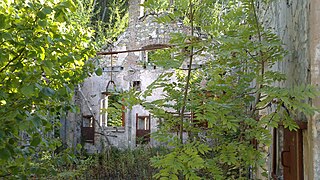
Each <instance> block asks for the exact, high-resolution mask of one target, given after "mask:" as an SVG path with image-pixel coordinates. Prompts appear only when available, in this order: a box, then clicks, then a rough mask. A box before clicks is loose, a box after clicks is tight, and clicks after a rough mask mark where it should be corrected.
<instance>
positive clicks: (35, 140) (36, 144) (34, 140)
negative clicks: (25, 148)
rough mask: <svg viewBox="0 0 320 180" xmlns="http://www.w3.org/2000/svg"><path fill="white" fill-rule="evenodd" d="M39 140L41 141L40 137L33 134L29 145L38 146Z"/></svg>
mask: <svg viewBox="0 0 320 180" xmlns="http://www.w3.org/2000/svg"><path fill="white" fill-rule="evenodd" d="M40 142H41V137H40V136H38V135H36V136H34V137H33V138H32V141H31V143H30V146H34V147H36V146H38V145H39V144H40Z"/></svg>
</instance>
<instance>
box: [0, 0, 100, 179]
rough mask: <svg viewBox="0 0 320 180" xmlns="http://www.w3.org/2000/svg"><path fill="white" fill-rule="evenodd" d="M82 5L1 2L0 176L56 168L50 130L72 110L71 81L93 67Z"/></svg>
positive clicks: (55, 142)
mask: <svg viewBox="0 0 320 180" xmlns="http://www.w3.org/2000/svg"><path fill="white" fill-rule="evenodd" d="M81 6H83V5H82V4H81V3H80V1H79V2H75V1H72V0H46V1H42V0H31V1H13V0H4V1H1V2H0V122H1V127H0V137H1V138H0V178H5V179H7V178H9V179H15V178H23V179H27V178H32V177H33V178H37V177H39V176H38V175H39V174H46V173H52V174H54V172H55V171H56V167H55V166H54V165H53V163H50V162H51V160H53V159H54V158H53V157H54V156H55V155H54V154H55V153H54V150H55V149H56V148H57V147H58V146H60V145H61V143H60V141H59V135H58V136H57V135H55V134H53V132H59V131H54V129H57V128H59V127H60V123H59V121H60V119H61V118H63V117H64V116H65V115H66V112H67V111H73V112H76V107H75V106H73V104H72V96H73V91H74V85H76V84H78V83H80V82H82V81H83V79H84V78H85V77H87V75H88V74H89V73H91V72H92V70H93V65H92V63H90V61H89V60H88V59H89V58H90V57H93V55H94V54H95V48H94V43H93V41H92V34H93V31H92V30H91V29H90V28H88V24H89V20H90V19H88V17H86V16H83V14H81V13H82V11H81V8H80V7H81ZM66 156H68V157H71V156H70V155H67V154H66ZM71 159H72V158H71ZM65 160H66V159H65Z"/></svg>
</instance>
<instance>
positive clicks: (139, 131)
mask: <svg viewBox="0 0 320 180" xmlns="http://www.w3.org/2000/svg"><path fill="white" fill-rule="evenodd" d="M150 119H151V118H150V115H149V116H139V115H138V114H136V144H148V143H149V142H150Z"/></svg>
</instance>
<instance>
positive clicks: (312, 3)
mask: <svg viewBox="0 0 320 180" xmlns="http://www.w3.org/2000/svg"><path fill="white" fill-rule="evenodd" d="M319 10H320V2H319V1H317V0H281V1H272V3H271V5H270V6H269V7H268V8H266V9H264V11H263V13H261V14H260V19H262V20H263V22H264V24H265V26H266V27H267V28H270V29H272V31H273V32H275V33H276V34H277V35H278V36H279V37H280V39H281V40H282V42H283V44H284V48H285V49H286V50H288V55H287V56H286V58H285V60H284V61H283V62H280V63H278V64H276V65H275V66H274V69H277V70H279V71H281V72H283V73H285V74H286V75H287V78H288V79H287V81H285V82H284V83H281V84H278V85H280V86H284V87H290V88H294V87H295V86H296V85H302V84H310V83H311V84H313V85H315V86H318V85H319V83H320V74H319V73H320V71H319V66H320V53H319V52H320V51H319V49H320V48H319V47H320V42H319V40H320V38H319V37H320V19H319V17H320V13H319V12H320V11H319ZM312 104H313V105H314V106H316V107H320V100H319V99H315V100H313V101H312ZM298 118H299V120H307V121H308V129H307V130H304V132H303V153H304V154H303V158H304V178H305V179H320V153H319V152H320V121H319V119H320V118H319V114H316V115H315V116H313V117H303V116H300V117H298ZM279 138H283V137H281V136H280V137H279Z"/></svg>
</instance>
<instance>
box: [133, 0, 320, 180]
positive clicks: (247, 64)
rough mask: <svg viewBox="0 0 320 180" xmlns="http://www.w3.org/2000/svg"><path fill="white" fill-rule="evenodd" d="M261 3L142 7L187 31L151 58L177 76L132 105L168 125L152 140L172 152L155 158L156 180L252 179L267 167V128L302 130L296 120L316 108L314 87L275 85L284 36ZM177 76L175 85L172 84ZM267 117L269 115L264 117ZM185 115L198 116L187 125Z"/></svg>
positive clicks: (178, 0) (207, 0) (195, 0)
mask: <svg viewBox="0 0 320 180" xmlns="http://www.w3.org/2000/svg"><path fill="white" fill-rule="evenodd" d="M257 3H258V2H257V1H253V0H230V1H228V0H223V1H218V0H217V1H212V0H201V1H200V0H175V1H173V2H171V1H166V0H154V1H147V2H145V3H144V6H146V7H147V8H149V10H148V11H149V12H152V13H153V14H155V19H156V21H157V22H158V23H164V24H172V23H174V24H177V23H181V22H182V23H183V26H185V27H186V28H187V29H188V31H185V32H180V33H174V34H172V37H171V41H170V43H171V44H170V45H171V47H172V48H171V49H166V50H158V51H157V52H156V53H155V54H154V55H153V56H154V57H153V62H154V63H155V64H157V65H160V66H161V65H162V66H163V67H164V68H167V69H169V68H175V69H176V71H175V73H165V74H163V75H161V76H160V77H159V79H158V81H156V82H154V83H153V84H151V85H150V86H149V87H148V90H147V91H146V92H142V93H141V94H137V93H136V92H135V94H134V95H131V97H139V98H137V99H135V100H133V102H136V103H140V104H142V105H143V106H144V107H145V108H146V109H148V110H149V111H150V112H151V113H152V114H153V116H154V117H157V118H159V119H163V121H162V123H161V126H160V127H159V128H160V129H159V130H158V131H157V133H155V134H154V135H153V137H154V138H156V139H157V140H158V141H160V142H163V143H165V144H167V145H168V146H169V147H171V148H170V152H169V153H168V154H166V155H162V156H156V157H154V158H153V159H152V162H153V163H152V165H153V166H154V167H156V168H159V170H160V171H159V173H157V174H156V175H155V176H154V178H162V179H248V178H249V179H250V178H252V175H253V174H254V172H256V170H257V169H259V168H262V170H263V167H264V165H265V163H266V162H265V158H266V157H267V154H266V152H265V147H266V146H269V145H270V144H271V139H272V137H271V134H270V131H269V129H270V128H274V127H278V126H279V124H283V125H284V127H285V128H289V129H290V130H296V129H297V127H298V126H297V125H296V123H295V121H294V118H295V117H296V115H297V114H300V113H302V114H304V115H311V114H313V113H314V111H315V110H316V109H314V108H313V107H311V106H310V105H309V104H308V103H307V101H306V100H307V99H308V98H313V97H316V96H317V95H319V93H318V92H317V91H316V90H315V88H313V87H311V86H303V85H302V86H297V87H294V88H292V89H289V88H284V87H276V86H274V85H275V84H276V83H279V82H283V81H285V79H286V77H285V75H284V74H281V73H280V72H277V71H274V70H273V69H272V67H273V65H274V64H275V63H278V62H280V61H281V60H282V59H283V58H284V56H285V55H286V52H285V51H284V50H283V48H282V44H281V42H280V41H279V39H278V37H277V36H276V35H274V34H273V33H272V32H271V31H269V30H268V29H266V28H264V27H263V25H262V23H261V22H260V21H259V17H258V13H257V11H258V9H257V8H258V6H257ZM259 3H263V4H264V6H267V5H268V4H267V1H259ZM260 5H261V4H260ZM173 54H174V56H173ZM195 57H200V58H203V59H205V64H204V66H201V67H199V68H196V69H193V68H192V67H193V66H192V65H193V63H194V62H195ZM183 62H187V64H188V65H189V66H188V67H189V68H188V70H187V71H183V70H181V69H180V67H181V65H182V63H183ZM172 77H175V78H173V79H177V81H175V82H172V81H171V80H170V79H172ZM168 82H169V83H168ZM157 88H162V89H163V92H164V94H165V96H164V98H163V99H158V100H156V101H153V102H146V101H144V99H145V98H146V97H147V96H150V95H151V94H152V91H153V90H154V89H157ZM131 104H132V103H131ZM261 111H268V114H267V115H263V116H261V115H260V112H261ZM170 112H171V113H170ZM173 113H175V114H178V115H179V118H177V117H176V116H174V115H173ZM186 114H192V115H191V116H189V119H188V118H186V116H187V115H186ZM191 117H192V118H191ZM173 127H177V128H174V129H177V135H176V134H175V133H172V129H173ZM253 142H258V145H256V144H255V143H253ZM262 175H267V174H266V172H264V173H262Z"/></svg>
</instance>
